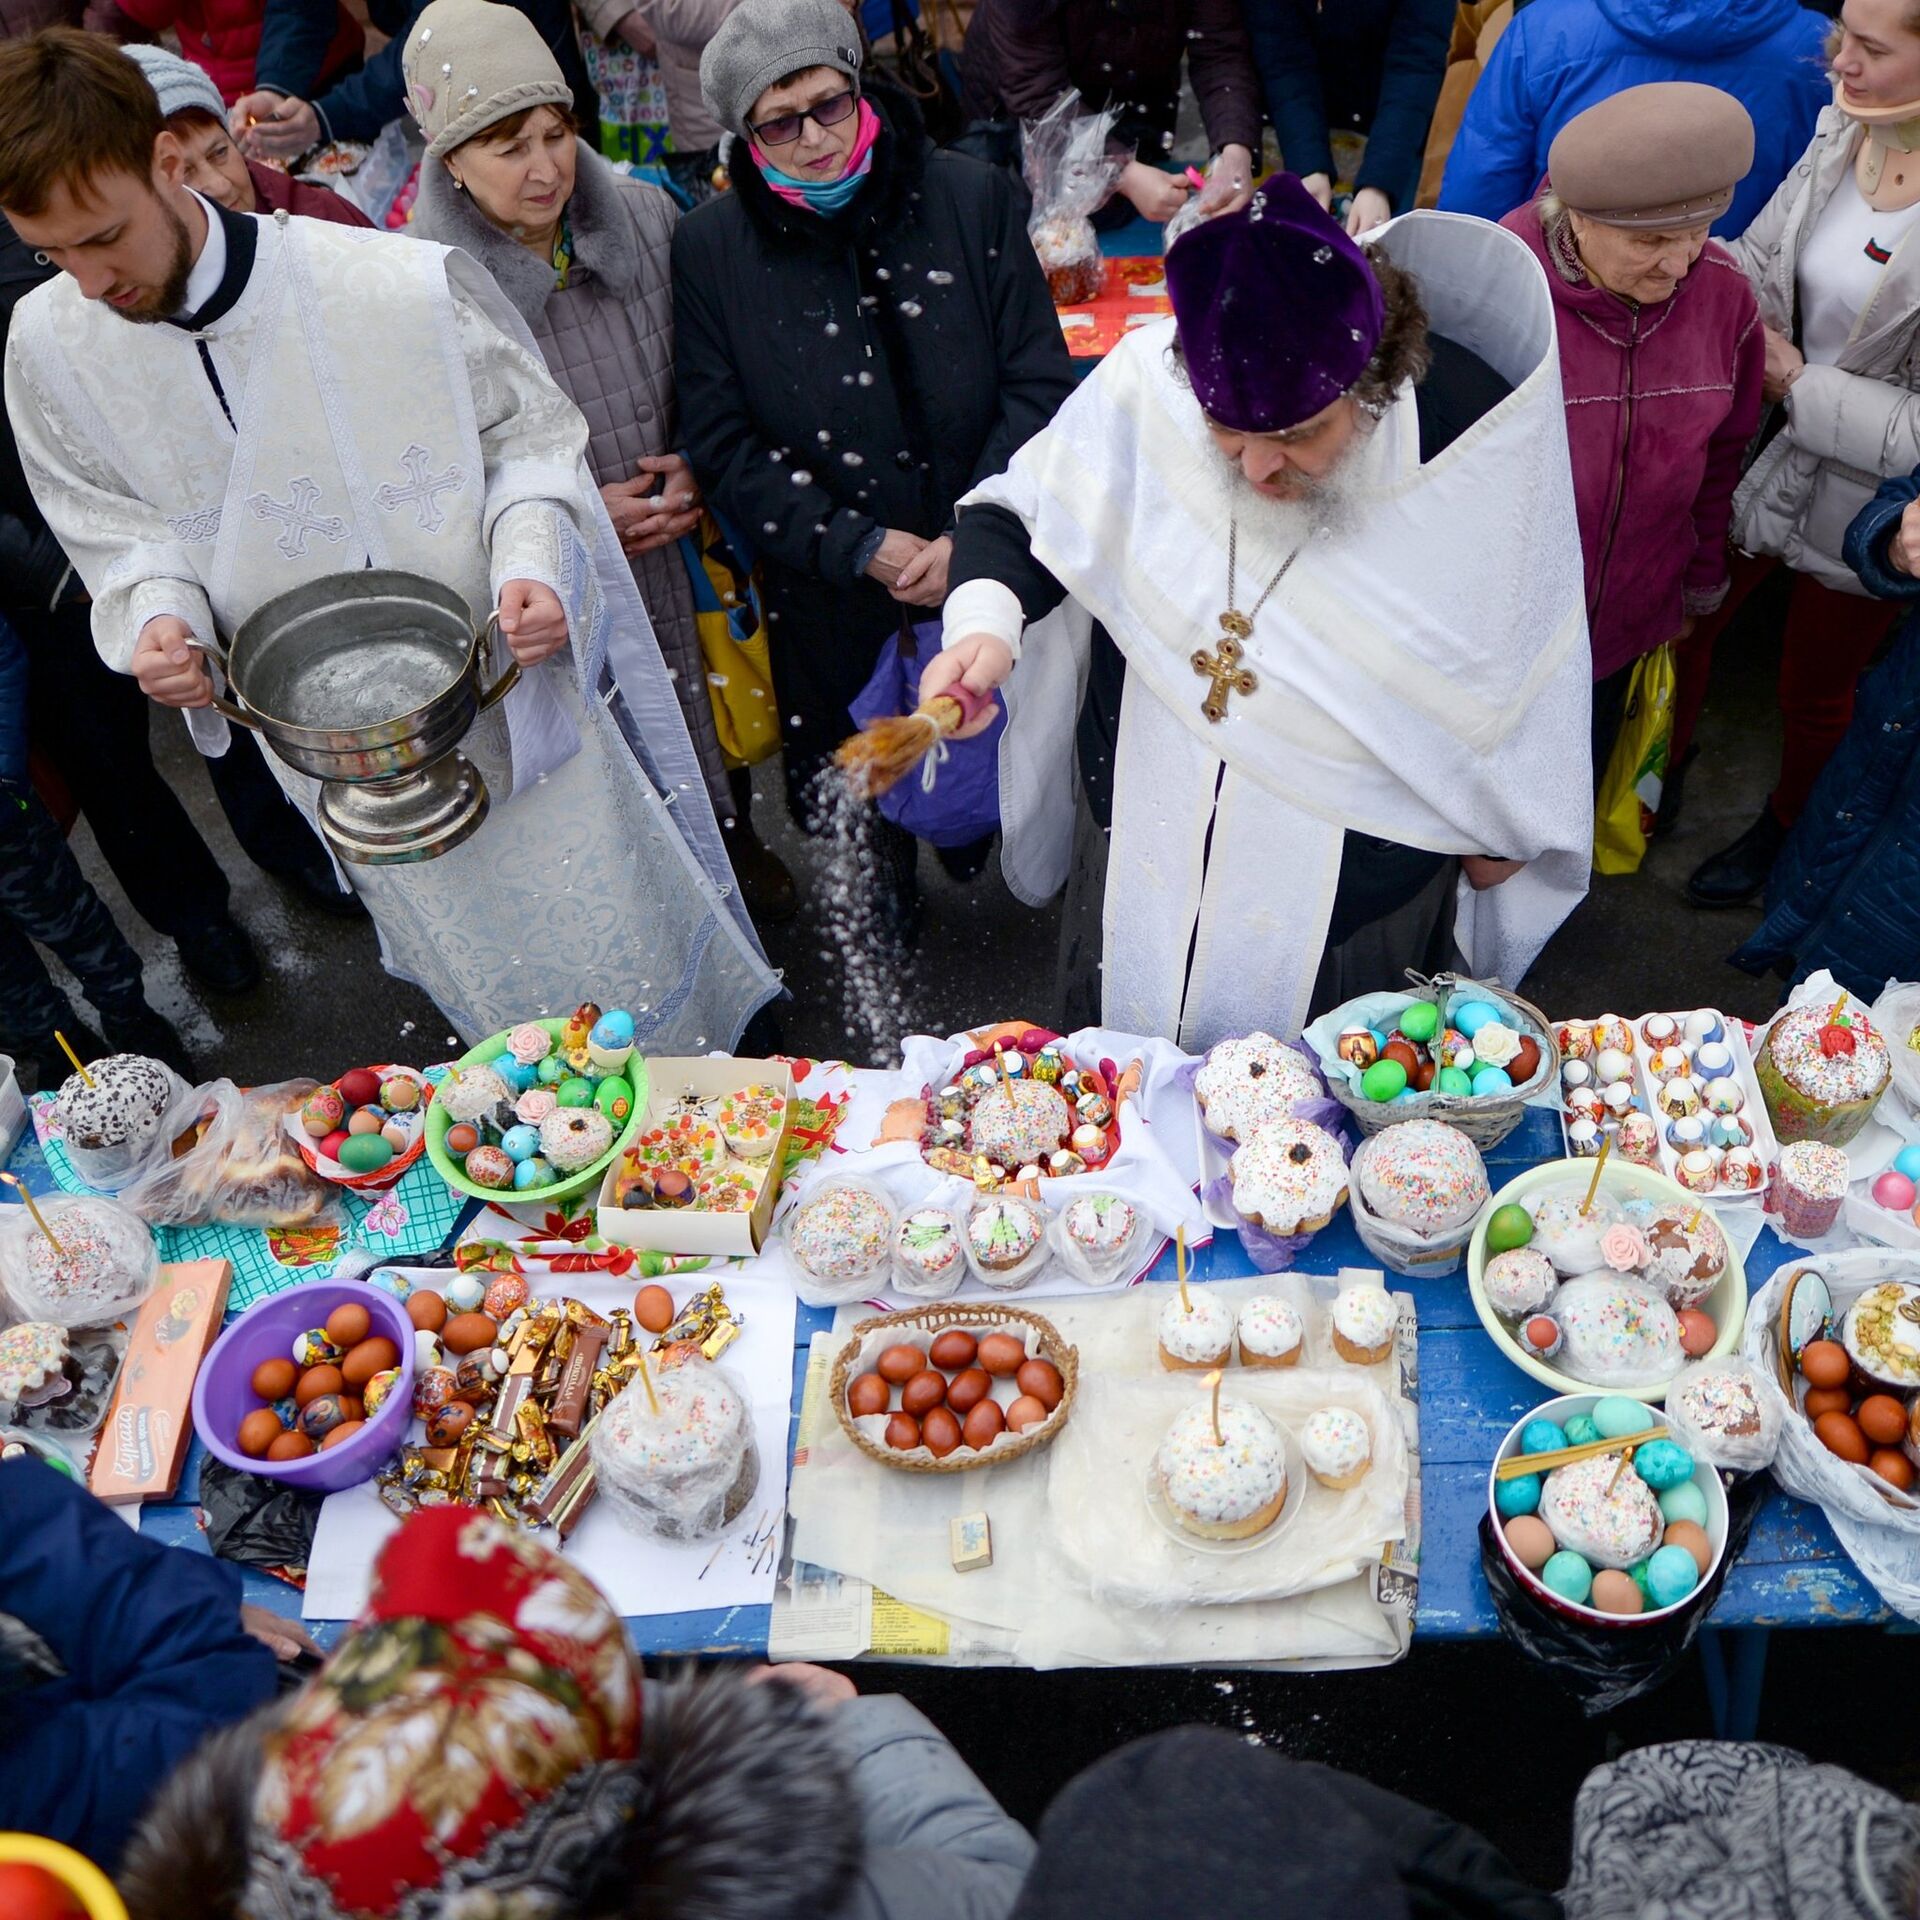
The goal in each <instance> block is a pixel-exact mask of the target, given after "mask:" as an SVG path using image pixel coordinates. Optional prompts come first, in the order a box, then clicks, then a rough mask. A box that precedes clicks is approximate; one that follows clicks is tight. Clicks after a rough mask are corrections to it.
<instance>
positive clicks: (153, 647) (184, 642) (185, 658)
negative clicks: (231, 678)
mask: <svg viewBox="0 0 1920 1920" xmlns="http://www.w3.org/2000/svg"><path fill="white" fill-rule="evenodd" d="M192 638H193V629H192V628H191V627H190V626H188V625H187V623H186V622H185V621H184V620H176V619H175V618H174V616H173V615H172V614H170V613H157V614H155V615H154V617H153V618H152V619H151V620H149V621H148V622H147V624H146V625H145V626H144V627H142V628H141V629H140V638H139V639H138V640H136V641H135V642H134V644H133V677H134V678H135V679H136V680H137V681H139V683H140V691H141V692H142V693H144V694H145V695H146V696H147V698H148V699H149V700H157V701H159V703H160V704H161V705H162V706H163V707H210V706H212V705H213V678H212V676H211V675H210V674H209V673H208V672H207V661H206V656H205V655H204V654H203V653H201V652H199V651H198V650H197V649H196V648H194V647H192V646H190V645H189V644H188V642H190V641H191V640H192Z"/></svg>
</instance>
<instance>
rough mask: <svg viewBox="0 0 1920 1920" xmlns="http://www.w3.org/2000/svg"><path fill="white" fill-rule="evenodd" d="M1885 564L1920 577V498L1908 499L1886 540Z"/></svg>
mask: <svg viewBox="0 0 1920 1920" xmlns="http://www.w3.org/2000/svg"><path fill="white" fill-rule="evenodd" d="M1887 565H1888V566H1890V567H1891V568H1892V569H1893V570H1894V572H1896V573H1904V574H1908V575H1911V576H1914V577H1916V578H1920V500H1910V501H1909V502H1908V503H1907V509H1906V511H1905V512H1904V513H1903V514H1901V516H1900V524H1899V526H1897V527H1896V528H1895V529H1894V533H1893V538H1892V539H1891V540H1889V541H1888V542H1887Z"/></svg>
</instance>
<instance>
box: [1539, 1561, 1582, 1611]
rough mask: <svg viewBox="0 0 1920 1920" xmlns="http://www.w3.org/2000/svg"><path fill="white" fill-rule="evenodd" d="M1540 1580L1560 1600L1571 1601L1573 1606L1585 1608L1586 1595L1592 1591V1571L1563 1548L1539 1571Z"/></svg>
mask: <svg viewBox="0 0 1920 1920" xmlns="http://www.w3.org/2000/svg"><path fill="white" fill-rule="evenodd" d="M1540 1578H1541V1580H1542V1582H1543V1583H1544V1584H1545V1585H1547V1586H1548V1587H1551V1588H1552V1589H1553V1591H1554V1592H1555V1593H1557V1594H1558V1595H1559V1596H1560V1597H1561V1599H1563V1600H1571V1601H1572V1602H1573V1603H1574V1605H1575V1606H1585V1605H1586V1602H1587V1595H1588V1594H1590V1593H1591V1592H1592V1591H1593V1569H1592V1568H1591V1567H1590V1566H1588V1565H1587V1563H1586V1562H1585V1561H1584V1560H1582V1559H1581V1558H1580V1556H1579V1555H1578V1554H1577V1553H1570V1552H1568V1550H1567V1549H1566V1548H1565V1547H1562V1548H1561V1549H1560V1551H1559V1552H1558V1553H1556V1554H1555V1555H1554V1556H1553V1558H1552V1559H1551V1560H1549V1561H1548V1562H1547V1564H1546V1565H1545V1566H1544V1567H1542V1568H1541V1569H1540Z"/></svg>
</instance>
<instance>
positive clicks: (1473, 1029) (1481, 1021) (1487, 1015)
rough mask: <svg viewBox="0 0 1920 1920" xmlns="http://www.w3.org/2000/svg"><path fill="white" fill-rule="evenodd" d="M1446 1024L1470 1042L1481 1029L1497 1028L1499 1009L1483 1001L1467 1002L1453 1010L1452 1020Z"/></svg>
mask: <svg viewBox="0 0 1920 1920" xmlns="http://www.w3.org/2000/svg"><path fill="white" fill-rule="evenodd" d="M1447 1024H1448V1025H1449V1026H1451V1027H1453V1028H1454V1029H1455V1030H1456V1031H1458V1032H1460V1033H1464V1034H1465V1035H1466V1036H1467V1038H1468V1039H1469V1040H1471V1039H1472V1038H1473V1036H1474V1035H1475V1034H1476V1033H1478V1032H1479V1031H1480V1029H1481V1028H1482V1027H1497V1026H1498V1025H1499V1024H1500V1009H1499V1008H1498V1007H1495V1006H1490V1005H1489V1004H1488V1003H1487V1002H1486V1001H1484V1000H1469V1001H1467V1002H1466V1003H1465V1005H1463V1006H1458V1007H1455V1008H1454V1010H1453V1018H1452V1019H1451V1020H1450V1021H1448V1023H1447Z"/></svg>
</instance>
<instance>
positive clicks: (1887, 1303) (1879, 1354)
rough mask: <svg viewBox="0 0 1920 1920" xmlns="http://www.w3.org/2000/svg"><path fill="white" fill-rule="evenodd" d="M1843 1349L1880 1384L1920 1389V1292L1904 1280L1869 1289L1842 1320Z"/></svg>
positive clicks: (1887, 1281)
mask: <svg viewBox="0 0 1920 1920" xmlns="http://www.w3.org/2000/svg"><path fill="white" fill-rule="evenodd" d="M1840 1344H1841V1345H1842V1346H1844V1347H1845V1348H1846V1350H1847V1352H1848V1354H1849V1355H1850V1356H1851V1357H1852V1360H1853V1363H1854V1365H1855V1366H1857V1367H1858V1368H1859V1369H1860V1371H1861V1372H1862V1373H1864V1374H1866V1375H1868V1376H1869V1377H1870V1378H1871V1379H1874V1380H1877V1381H1879V1382H1880V1383H1881V1384H1882V1385H1884V1386H1889V1387H1899V1388H1901V1389H1902V1390H1904V1391H1911V1390H1912V1389H1913V1388H1915V1387H1920V1287H1916V1286H1910V1285H1909V1284H1908V1283H1907V1282H1906V1281H1904V1280H1883V1281H1881V1283H1880V1284H1879V1285H1878V1286H1877V1287H1869V1288H1868V1289H1867V1291H1866V1292H1865V1293H1863V1294H1862V1295H1861V1296H1860V1298H1859V1299H1858V1300H1856V1301H1855V1302H1854V1303H1853V1305H1852V1306H1850V1307H1849V1308H1848V1309H1847V1311H1846V1313H1845V1315H1844V1316H1843V1317H1842V1319H1841V1322H1840Z"/></svg>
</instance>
